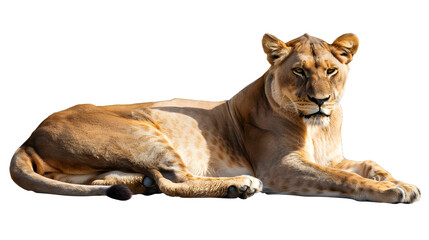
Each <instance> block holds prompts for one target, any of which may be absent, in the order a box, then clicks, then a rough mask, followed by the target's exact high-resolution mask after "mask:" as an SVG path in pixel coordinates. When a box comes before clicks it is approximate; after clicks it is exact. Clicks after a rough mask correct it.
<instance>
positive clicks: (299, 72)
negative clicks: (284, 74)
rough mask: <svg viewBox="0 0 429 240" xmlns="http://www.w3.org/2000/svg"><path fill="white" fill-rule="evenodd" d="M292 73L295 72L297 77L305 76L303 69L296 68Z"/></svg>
mask: <svg viewBox="0 0 429 240" xmlns="http://www.w3.org/2000/svg"><path fill="white" fill-rule="evenodd" d="M292 71H293V73H295V74H297V75H300V76H303V75H304V69H302V68H294V69H292Z"/></svg>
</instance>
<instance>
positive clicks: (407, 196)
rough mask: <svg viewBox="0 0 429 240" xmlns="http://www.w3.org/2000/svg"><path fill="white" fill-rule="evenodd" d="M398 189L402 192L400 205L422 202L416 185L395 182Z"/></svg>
mask: <svg viewBox="0 0 429 240" xmlns="http://www.w3.org/2000/svg"><path fill="white" fill-rule="evenodd" d="M394 183H395V184H396V187H397V189H398V190H399V191H400V201H399V202H400V203H413V202H417V201H418V200H420V196H421V192H420V189H419V188H418V187H416V186H414V185H411V184H406V183H403V182H400V181H395V182H394Z"/></svg>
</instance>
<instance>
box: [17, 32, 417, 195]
mask: <svg viewBox="0 0 429 240" xmlns="http://www.w3.org/2000/svg"><path fill="white" fill-rule="evenodd" d="M357 46H358V40H357V38H356V36H354V35H352V34H346V35H343V36H341V37H340V38H338V39H337V40H336V41H334V43H333V44H327V43H326V42H324V41H323V40H320V39H317V38H313V37H311V36H309V35H304V36H302V37H300V38H297V39H295V40H292V41H290V42H288V43H283V42H282V41H280V40H278V39H277V38H275V37H274V36H272V35H268V34H266V35H265V36H264V38H263V47H264V51H265V53H267V59H268V61H269V62H270V63H271V67H270V69H269V70H268V71H267V72H266V73H265V74H264V75H263V76H262V77H261V78H259V79H258V80H256V81H255V82H253V83H252V84H250V85H249V86H248V87H246V88H245V89H243V90H242V91H241V92H240V93H238V94H237V95H235V96H234V97H233V98H232V99H230V100H228V101H222V102H204V101H192V100H183V99H173V100H171V101H164V102H154V103H142V104H133V105H112V106H94V105H77V106H75V107H72V108H70V109H67V110H64V111H61V112H58V113H55V114H53V115H51V116H50V117H48V118H47V119H46V120H45V121H44V122H43V123H42V124H41V125H40V126H39V127H38V128H37V129H36V130H35V131H34V132H33V134H32V135H31V137H30V138H29V139H28V140H27V141H26V142H25V143H24V144H23V145H22V146H21V147H20V148H19V149H18V151H17V152H16V153H15V155H14V157H13V159H12V163H11V175H12V178H13V179H14V180H15V182H16V183H17V184H18V185H20V186H21V187H23V188H25V189H28V190H33V191H36V192H44V193H53V194H63V195H102V194H107V195H109V196H111V197H113V198H117V199H128V198H129V197H130V196H128V195H127V194H128V193H127V190H128V189H129V190H131V192H132V193H134V194H136V193H143V194H153V193H158V192H163V193H165V194H168V195H171V196H182V197H241V198H247V197H249V196H252V195H253V194H255V193H257V192H259V191H261V190H262V182H263V185H264V191H265V192H269V193H285V194H297V195H321V196H339V197H349V198H353V199H356V200H370V201H380V202H413V201H416V200H418V199H419V197H420V191H419V190H418V189H417V188H416V187H415V186H413V185H409V184H405V183H402V182H399V181H397V180H395V179H393V178H392V176H391V175H390V174H389V173H388V172H386V171H385V170H384V169H382V168H381V167H380V166H378V165H377V164H375V163H374V162H372V161H365V162H356V161H351V160H347V159H345V158H344V157H343V153H342V146H341V119H342V111H341V107H340V105H339V101H340V99H341V97H342V94H343V89H344V85H345V80H346V78H347V72H348V63H349V62H350V61H351V59H352V56H353V55H354V53H355V52H356V51H357ZM118 185H121V186H126V188H121V187H118ZM111 186H113V187H111ZM124 191H125V193H124ZM121 194H122V195H124V196H122V195H121Z"/></svg>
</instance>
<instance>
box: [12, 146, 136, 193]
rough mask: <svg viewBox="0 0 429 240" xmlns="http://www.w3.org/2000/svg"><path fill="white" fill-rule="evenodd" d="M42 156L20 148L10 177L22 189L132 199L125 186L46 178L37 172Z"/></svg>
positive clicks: (13, 162) (13, 160)
mask: <svg viewBox="0 0 429 240" xmlns="http://www.w3.org/2000/svg"><path fill="white" fill-rule="evenodd" d="M37 158H39V159H40V156H39V155H38V154H37V153H36V152H35V150H34V149H33V148H32V147H24V146H22V147H20V148H19V149H18V150H17V151H16V152H15V154H14V155H13V157H12V161H11V164H10V175H11V177H12V179H13V181H14V182H15V183H16V184H18V185H19V186H20V187H22V188H24V189H26V190H29V191H34V192H38V193H50V194H58V195H70V196H95V195H107V196H109V197H111V198H114V199H118V200H128V199H130V198H131V196H132V193H131V191H130V190H129V189H128V188H127V187H125V186H123V185H113V186H101V185H81V184H73V183H66V182H61V181H57V180H53V179H50V178H47V177H44V176H42V175H40V174H38V173H37V172H35V169H34V168H35V167H36V164H35V161H37Z"/></svg>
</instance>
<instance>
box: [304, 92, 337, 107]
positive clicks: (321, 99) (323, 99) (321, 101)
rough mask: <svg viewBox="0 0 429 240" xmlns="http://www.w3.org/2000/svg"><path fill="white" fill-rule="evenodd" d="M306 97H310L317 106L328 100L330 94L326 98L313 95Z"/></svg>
mask: <svg viewBox="0 0 429 240" xmlns="http://www.w3.org/2000/svg"><path fill="white" fill-rule="evenodd" d="M307 97H308V99H310V101H312V102H314V103H315V104H317V106H319V107H320V106H322V105H323V104H324V103H325V102H326V101H328V100H329V98H330V97H331V96H330V95H329V96H328V97H327V98H314V97H310V96H307Z"/></svg>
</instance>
